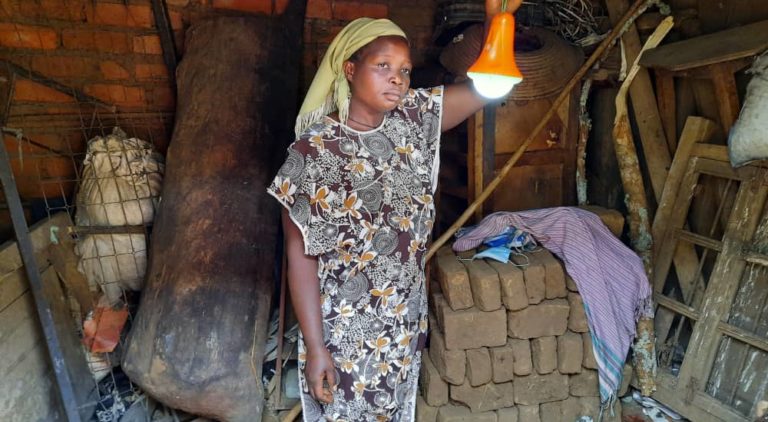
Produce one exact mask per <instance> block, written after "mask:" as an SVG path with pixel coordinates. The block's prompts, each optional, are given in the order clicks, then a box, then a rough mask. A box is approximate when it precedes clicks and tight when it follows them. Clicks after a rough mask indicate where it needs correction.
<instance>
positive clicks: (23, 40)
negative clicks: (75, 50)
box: [0, 23, 59, 50]
mask: <svg viewBox="0 0 768 422" xmlns="http://www.w3.org/2000/svg"><path fill="white" fill-rule="evenodd" d="M0 45H2V46H4V47H13V48H36V49H41V50H54V49H56V48H57V47H58V46H59V35H58V34H57V33H56V31H54V30H53V29H50V28H46V27H42V26H30V25H18V24H14V23H0Z"/></svg>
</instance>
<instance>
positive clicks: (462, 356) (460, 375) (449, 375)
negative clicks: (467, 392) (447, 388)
mask: <svg viewBox="0 0 768 422" xmlns="http://www.w3.org/2000/svg"><path fill="white" fill-rule="evenodd" d="M429 357H430V358H431V359H432V363H433V364H434V365H435V368H437V372H439V373H440V376H441V377H443V380H444V381H445V382H447V383H449V384H456V385H458V384H461V383H463V382H464V374H465V373H466V366H467V365H466V363H467V354H466V353H465V352H464V351H463V350H446V349H445V340H444V339H443V335H442V334H440V332H439V331H438V330H433V331H432V334H431V336H430V342H429Z"/></svg>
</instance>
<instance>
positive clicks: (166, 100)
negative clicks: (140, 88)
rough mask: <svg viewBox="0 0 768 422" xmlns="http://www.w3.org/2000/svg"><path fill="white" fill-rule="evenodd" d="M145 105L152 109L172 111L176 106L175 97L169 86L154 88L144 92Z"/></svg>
mask: <svg viewBox="0 0 768 422" xmlns="http://www.w3.org/2000/svg"><path fill="white" fill-rule="evenodd" d="M146 97H147V104H149V105H151V106H153V108H154V109H160V110H173V108H174V107H175V106H176V97H175V96H174V95H173V90H171V87H170V86H155V87H152V88H150V89H148V90H147V92H146Z"/></svg>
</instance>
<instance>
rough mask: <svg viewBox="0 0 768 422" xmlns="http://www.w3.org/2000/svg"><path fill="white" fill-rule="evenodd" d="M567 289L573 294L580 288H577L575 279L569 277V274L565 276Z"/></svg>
mask: <svg viewBox="0 0 768 422" xmlns="http://www.w3.org/2000/svg"><path fill="white" fill-rule="evenodd" d="M565 287H566V288H567V289H568V290H569V291H571V292H578V291H579V286H577V285H576V282H575V281H573V277H571V276H569V275H568V274H566V275H565Z"/></svg>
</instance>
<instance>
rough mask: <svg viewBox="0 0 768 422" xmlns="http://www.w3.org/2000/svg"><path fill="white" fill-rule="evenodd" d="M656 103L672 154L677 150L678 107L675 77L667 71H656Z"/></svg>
mask: <svg viewBox="0 0 768 422" xmlns="http://www.w3.org/2000/svg"><path fill="white" fill-rule="evenodd" d="M656 101H657V102H658V106H659V116H660V117H661V124H662V126H663V127H664V135H665V136H666V137H667V144H668V146H669V152H670V154H673V155H674V154H675V151H676V150H677V111H676V109H677V105H676V101H677V99H676V95H675V77H674V76H673V75H672V73H671V72H667V71H665V70H658V71H656Z"/></svg>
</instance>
